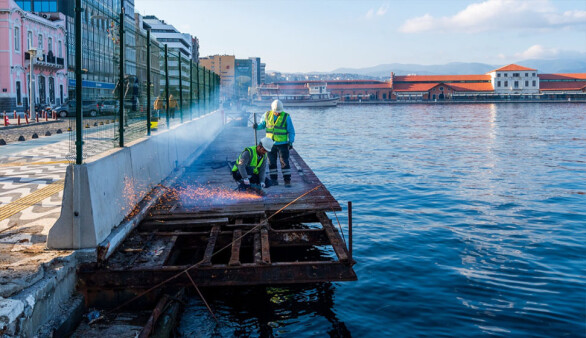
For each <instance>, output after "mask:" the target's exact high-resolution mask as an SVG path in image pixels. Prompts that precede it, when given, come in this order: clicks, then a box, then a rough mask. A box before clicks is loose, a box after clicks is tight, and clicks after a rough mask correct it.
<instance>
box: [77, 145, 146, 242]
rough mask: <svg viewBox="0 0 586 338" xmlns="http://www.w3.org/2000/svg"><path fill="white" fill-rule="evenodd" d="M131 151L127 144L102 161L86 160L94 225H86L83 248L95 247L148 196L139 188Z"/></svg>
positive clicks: (83, 234) (83, 232)
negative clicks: (88, 161)
mask: <svg viewBox="0 0 586 338" xmlns="http://www.w3.org/2000/svg"><path fill="white" fill-rule="evenodd" d="M130 154H131V152H130V149H129V148H123V149H120V150H119V151H117V152H115V153H113V154H111V155H109V156H107V157H104V158H102V159H100V160H99V161H94V162H90V163H87V164H85V166H86V167H87V175H88V176H87V179H88V189H89V201H88V200H84V202H89V203H91V213H92V218H93V226H92V224H91V223H92V222H86V223H84V224H83V225H82V226H83V231H82V234H81V236H82V241H81V242H82V246H81V247H82V248H90V247H95V246H96V245H97V244H98V243H100V242H101V241H103V240H104V239H105V238H106V237H108V235H109V234H110V231H111V230H112V228H114V227H115V226H117V225H118V224H120V222H122V220H123V219H124V217H125V216H126V215H128V214H129V213H130V212H131V211H132V209H133V208H134V206H135V205H136V204H137V203H138V202H139V201H140V200H141V199H142V197H143V196H144V195H143V192H141V191H137V190H136V188H135V182H136V179H135V177H134V176H133V170H132V161H131V155H130ZM86 194H87V193H84V195H86ZM82 203H83V202H82ZM86 225H87V227H86ZM92 227H93V232H94V233H95V235H94V236H90V237H88V238H86V236H85V234H86V233H87V232H90V231H91V228H92Z"/></svg>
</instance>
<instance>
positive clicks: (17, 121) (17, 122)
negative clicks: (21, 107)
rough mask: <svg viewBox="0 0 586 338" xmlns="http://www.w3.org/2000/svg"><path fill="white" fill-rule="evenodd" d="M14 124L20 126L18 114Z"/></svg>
mask: <svg viewBox="0 0 586 338" xmlns="http://www.w3.org/2000/svg"><path fill="white" fill-rule="evenodd" d="M16 125H17V126H20V115H18V117H17V118H16Z"/></svg>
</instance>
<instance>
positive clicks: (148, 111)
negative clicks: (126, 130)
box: [146, 29, 151, 136]
mask: <svg viewBox="0 0 586 338" xmlns="http://www.w3.org/2000/svg"><path fill="white" fill-rule="evenodd" d="M146 47H147V55H146V66H147V69H146V71H147V73H146V76H147V83H146V85H147V93H146V94H147V135H148V136H150V135H151V30H150V29H147V46H146Z"/></svg>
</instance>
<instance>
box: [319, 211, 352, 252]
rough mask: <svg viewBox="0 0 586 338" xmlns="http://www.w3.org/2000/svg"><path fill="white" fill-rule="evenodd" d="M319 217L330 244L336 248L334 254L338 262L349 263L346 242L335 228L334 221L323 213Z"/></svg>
mask: <svg viewBox="0 0 586 338" xmlns="http://www.w3.org/2000/svg"><path fill="white" fill-rule="evenodd" d="M317 217H318V218H319V221H320V223H321V224H322V226H323V227H324V230H325V231H326V235H327V236H328V238H329V239H330V244H331V245H332V247H333V248H334V252H336V256H338V260H339V261H340V262H347V261H348V252H347V250H346V246H345V245H344V242H343V241H342V238H341V237H340V234H339V233H338V231H337V230H336V229H335V228H334V225H333V224H332V220H331V219H329V218H328V216H327V215H326V214H325V213H323V212H320V213H318V214H317Z"/></svg>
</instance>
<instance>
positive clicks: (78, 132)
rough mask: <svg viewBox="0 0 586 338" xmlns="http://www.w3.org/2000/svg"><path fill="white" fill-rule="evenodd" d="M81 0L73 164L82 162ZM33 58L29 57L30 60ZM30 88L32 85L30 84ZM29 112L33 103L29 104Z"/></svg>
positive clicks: (77, 10) (77, 15) (77, 22)
mask: <svg viewBox="0 0 586 338" xmlns="http://www.w3.org/2000/svg"><path fill="white" fill-rule="evenodd" d="M82 11H83V9H82V8H81V0H75V100H76V101H75V111H76V112H77V114H76V116H75V164H82V162H83V111H82V101H81V95H82V87H81V85H82V80H81V46H82V45H81V12H82ZM32 57H33V56H32V55H31V58H32ZM31 86H32V83H31ZM30 106H31V111H33V110H34V108H33V107H34V106H35V103H34V102H31V104H30Z"/></svg>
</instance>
